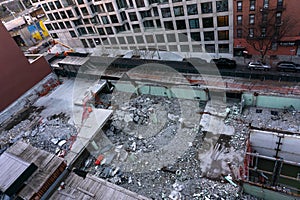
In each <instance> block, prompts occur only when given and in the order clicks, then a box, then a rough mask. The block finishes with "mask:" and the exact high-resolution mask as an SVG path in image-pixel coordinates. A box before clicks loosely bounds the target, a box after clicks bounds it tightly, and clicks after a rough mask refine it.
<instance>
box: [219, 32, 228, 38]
mask: <svg viewBox="0 0 300 200" xmlns="http://www.w3.org/2000/svg"><path fill="white" fill-rule="evenodd" d="M218 40H229V31H218Z"/></svg>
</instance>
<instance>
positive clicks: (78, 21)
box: [73, 19, 82, 26]
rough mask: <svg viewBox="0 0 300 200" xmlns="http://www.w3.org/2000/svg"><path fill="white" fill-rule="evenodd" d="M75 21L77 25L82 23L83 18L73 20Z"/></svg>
mask: <svg viewBox="0 0 300 200" xmlns="http://www.w3.org/2000/svg"><path fill="white" fill-rule="evenodd" d="M73 23H74V25H75V26H79V25H82V21H81V19H78V20H74V21H73Z"/></svg>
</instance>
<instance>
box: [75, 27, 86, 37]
mask: <svg viewBox="0 0 300 200" xmlns="http://www.w3.org/2000/svg"><path fill="white" fill-rule="evenodd" d="M77 31H78V34H79V35H86V34H87V32H86V29H85V28H83V27H81V28H78V29H77Z"/></svg>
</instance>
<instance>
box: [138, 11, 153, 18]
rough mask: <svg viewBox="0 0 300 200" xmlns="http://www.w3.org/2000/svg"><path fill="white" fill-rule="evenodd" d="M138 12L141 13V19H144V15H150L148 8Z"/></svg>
mask: <svg viewBox="0 0 300 200" xmlns="http://www.w3.org/2000/svg"><path fill="white" fill-rule="evenodd" d="M140 14H141V17H142V19H144V18H146V17H151V12H150V10H148V11H141V12H140Z"/></svg>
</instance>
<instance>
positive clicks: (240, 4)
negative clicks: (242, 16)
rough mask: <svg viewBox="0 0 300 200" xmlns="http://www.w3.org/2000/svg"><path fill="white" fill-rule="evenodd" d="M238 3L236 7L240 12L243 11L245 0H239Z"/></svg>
mask: <svg viewBox="0 0 300 200" xmlns="http://www.w3.org/2000/svg"><path fill="white" fill-rule="evenodd" d="M236 3H237V7H236V9H237V11H238V12H242V11H243V2H242V1H238V2H236Z"/></svg>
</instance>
